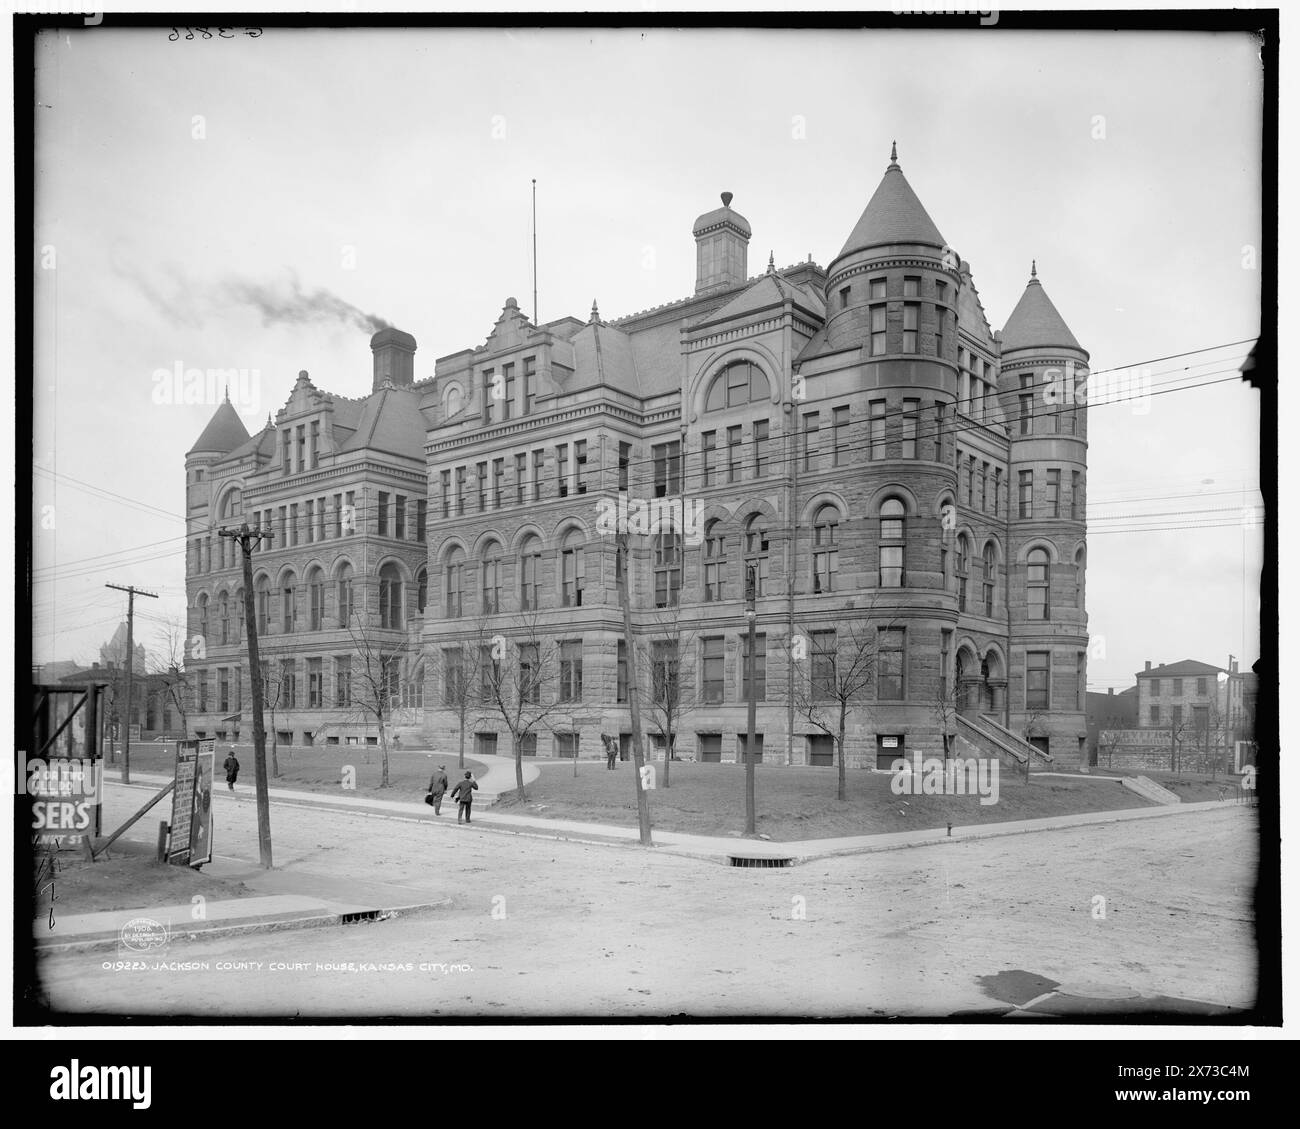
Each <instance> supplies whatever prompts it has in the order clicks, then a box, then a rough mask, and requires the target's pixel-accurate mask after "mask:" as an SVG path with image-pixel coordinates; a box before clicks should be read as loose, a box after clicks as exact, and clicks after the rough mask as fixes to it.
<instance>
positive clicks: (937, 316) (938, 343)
mask: <svg viewBox="0 0 1300 1129" xmlns="http://www.w3.org/2000/svg"><path fill="white" fill-rule="evenodd" d="M940 285H942V284H940ZM946 316H947V311H946V310H945V309H944V308H943V307H942V306H935V308H934V355H935V356H936V357H942V356H943V321H944V318H945V317H946Z"/></svg>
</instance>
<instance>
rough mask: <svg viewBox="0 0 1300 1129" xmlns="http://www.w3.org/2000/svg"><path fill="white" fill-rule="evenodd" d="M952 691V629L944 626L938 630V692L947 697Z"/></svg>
mask: <svg viewBox="0 0 1300 1129" xmlns="http://www.w3.org/2000/svg"><path fill="white" fill-rule="evenodd" d="M952 691H953V685H952V631H951V630H950V629H946V628H945V629H944V630H941V631H940V632H939V693H940V694H941V695H942V696H943V697H944V698H948V697H950V696H951V694H952Z"/></svg>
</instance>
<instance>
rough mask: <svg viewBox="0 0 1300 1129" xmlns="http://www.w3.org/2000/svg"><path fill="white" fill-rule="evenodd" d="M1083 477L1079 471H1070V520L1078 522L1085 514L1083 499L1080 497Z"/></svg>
mask: <svg viewBox="0 0 1300 1129" xmlns="http://www.w3.org/2000/svg"><path fill="white" fill-rule="evenodd" d="M1081 477H1082V476H1081V475H1080V474H1079V472H1078V471H1077V470H1072V471H1070V520H1071V521H1078V520H1079V515H1080V514H1081V513H1082V512H1083V505H1082V501H1083V499H1082V498H1081V497H1080V494H1081V491H1080V490H1079V481H1080V479H1081Z"/></svg>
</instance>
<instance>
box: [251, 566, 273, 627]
mask: <svg viewBox="0 0 1300 1129" xmlns="http://www.w3.org/2000/svg"><path fill="white" fill-rule="evenodd" d="M253 610H254V612H255V614H256V616H257V632H258V634H259V635H265V634H266V626H267V624H268V623H270V622H271V581H270V578H269V577H267V576H259V577H258V578H257V580H256V581H254V583H253Z"/></svg>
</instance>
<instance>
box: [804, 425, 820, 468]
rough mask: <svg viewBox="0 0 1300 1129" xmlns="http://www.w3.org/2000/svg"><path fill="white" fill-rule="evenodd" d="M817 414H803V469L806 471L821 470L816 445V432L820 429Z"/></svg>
mask: <svg viewBox="0 0 1300 1129" xmlns="http://www.w3.org/2000/svg"><path fill="white" fill-rule="evenodd" d="M820 418H821V414H820V413H819V412H804V414H803V469H804V470H808V471H815V470H821V450H820V446H819V444H818V441H817V440H818V436H817V433H818V430H819V427H820V424H819V420H820Z"/></svg>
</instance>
